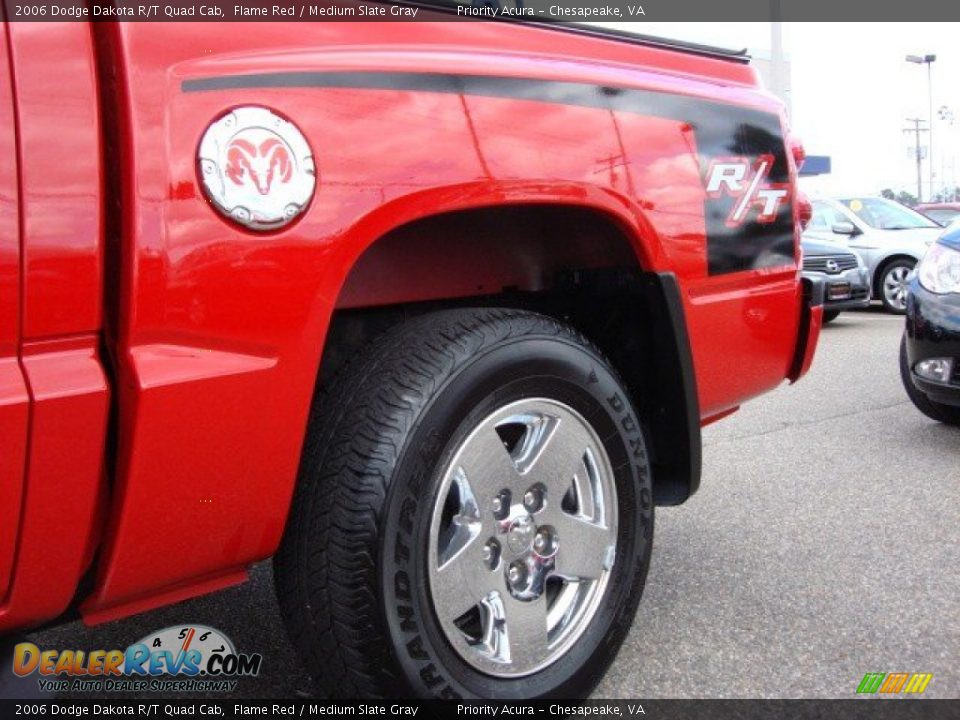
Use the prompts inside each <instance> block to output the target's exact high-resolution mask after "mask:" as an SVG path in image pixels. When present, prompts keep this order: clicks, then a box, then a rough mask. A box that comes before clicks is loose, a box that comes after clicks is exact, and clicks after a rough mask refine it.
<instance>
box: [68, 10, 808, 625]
mask: <svg viewBox="0 0 960 720" xmlns="http://www.w3.org/2000/svg"><path fill="white" fill-rule="evenodd" d="M165 30H166V29H165V28H159V27H158V26H156V25H146V24H139V25H138V24H130V25H123V24H121V25H120V26H119V28H118V30H117V31H116V33H115V34H113V31H112V30H111V31H110V32H111V34H110V35H108V36H104V39H105V40H106V42H107V44H109V45H110V46H111V48H112V51H111V52H112V53H113V57H114V62H116V63H117V64H118V65H119V66H121V67H122V83H123V87H124V89H125V91H124V92H123V93H118V94H115V95H114V97H121V98H124V99H123V103H122V107H121V108H120V112H119V113H118V117H119V123H120V126H119V128H118V130H117V133H116V134H117V137H119V138H120V139H121V141H122V144H123V157H124V159H125V162H126V163H127V164H128V165H125V166H124V169H123V172H124V173H125V176H124V186H125V187H126V188H127V189H128V190H127V192H128V194H126V195H125V197H124V198H123V213H124V214H123V223H122V229H121V232H120V236H121V239H122V243H121V244H122V247H121V262H120V267H121V272H122V275H123V283H124V284H123V287H122V289H121V292H120V296H119V299H118V306H117V307H115V308H111V310H110V312H111V313H112V314H113V317H114V318H115V321H116V327H117V341H118V346H117V348H118V364H119V368H118V370H119V378H118V385H117V392H118V394H119V398H118V399H119V418H120V421H119V435H118V453H119V454H118V458H117V463H118V465H117V467H118V474H117V478H116V493H115V497H114V502H113V507H112V509H111V517H110V520H109V522H108V523H107V543H106V545H105V547H104V550H103V553H102V564H101V566H100V568H99V572H98V578H97V584H96V589H95V592H94V594H93V596H92V597H91V598H90V599H89V600H88V602H87V603H86V604H85V606H84V608H83V609H84V611H85V612H86V613H87V615H88V617H89V618H93V619H96V620H102V619H107V618H109V617H111V616H116V615H121V614H124V613H126V612H130V611H132V610H133V609H143V608H144V607H146V606H149V604H150V600H149V597H150V596H151V595H156V596H157V597H158V598H159V597H161V596H164V597H166V596H171V594H173V595H177V596H181V595H183V594H189V588H190V587H191V586H195V587H196V588H197V591H200V589H210V588H211V587H215V586H216V584H217V582H218V579H220V580H222V581H223V582H224V583H226V582H233V581H235V579H236V574H237V572H238V571H239V570H241V569H242V568H243V567H245V566H246V565H247V564H249V563H250V562H253V561H256V560H259V559H261V558H264V557H267V556H269V555H270V554H272V552H273V551H274V550H275V548H276V546H277V544H278V542H279V539H280V536H281V533H282V530H283V526H284V522H285V518H286V514H287V509H288V504H289V501H290V496H291V492H292V488H293V483H294V480H295V476H296V471H297V465H298V462H299V454H300V448H301V444H302V440H303V432H304V429H305V424H306V416H307V411H308V408H309V403H310V401H311V395H312V390H313V386H314V383H315V380H316V373H317V368H318V367H319V360H320V354H321V351H322V348H323V342H324V338H325V335H326V332H327V327H328V322H329V320H330V317H331V313H332V311H333V309H334V307H335V306H336V305H337V302H338V296H339V293H340V289H341V287H342V285H343V283H344V281H345V279H346V277H347V275H348V274H349V272H350V269H351V268H352V267H353V264H354V263H355V262H356V260H357V259H358V258H359V257H360V255H361V254H362V253H363V252H364V251H365V250H366V249H367V248H368V247H369V246H370V245H371V244H372V243H373V242H375V241H376V240H377V239H378V238H379V237H381V236H382V235H384V234H385V233H386V232H388V231H390V230H392V229H395V228H396V227H398V226H400V225H403V224H404V223H407V222H410V221H413V220H416V219H418V218H422V217H424V216H425V215H430V214H434V213H438V212H444V211H450V210H460V209H466V208H472V207H480V206H484V205H491V204H502V203H554V204H569V205H575V206H580V207H587V208H591V209H594V210H596V211H598V212H600V213H602V214H604V215H606V216H608V217H610V218H611V219H613V220H614V221H615V222H616V223H617V224H618V225H619V226H620V227H622V228H623V229H624V231H625V232H626V233H627V235H629V236H630V237H631V239H632V241H633V243H634V251H635V253H636V256H637V258H638V261H639V263H640V264H641V265H642V266H643V268H644V269H646V270H650V271H660V270H669V271H672V272H675V273H676V274H677V276H678V278H679V281H680V284H681V288H682V290H683V292H684V294H685V296H686V297H685V310H686V312H687V314H688V322H690V323H695V324H696V325H697V327H699V326H701V325H703V324H704V323H706V322H707V317H706V315H704V314H702V311H701V310H699V309H698V308H697V307H695V303H694V302H693V301H692V298H694V297H697V298H703V297H707V298H709V299H710V300H711V301H712V304H713V307H712V309H711V311H710V312H716V311H718V312H721V314H722V316H723V322H724V323H725V327H724V328H723V330H724V332H723V333H720V332H719V331H718V333H717V334H715V335H712V336H707V337H708V338H709V339H708V340H707V342H709V343H716V347H709V348H706V347H704V345H703V342H704V341H703V340H696V339H695V340H694V352H695V353H699V357H698V358H697V360H698V366H697V372H698V383H699V385H700V388H701V390H700V392H701V408H702V412H703V415H704V417H707V416H709V415H712V414H715V413H717V412H720V411H722V410H724V409H726V408H728V407H730V406H732V405H735V404H737V403H738V402H739V401H740V400H742V399H743V397H744V396H749V395H752V394H755V393H757V392H760V391H762V390H764V389H767V388H769V387H772V386H774V385H776V384H777V383H779V382H781V381H782V379H783V377H784V374H785V372H786V365H787V363H788V362H789V358H790V355H791V352H792V346H793V343H794V342H795V334H796V328H795V327H791V323H790V322H789V321H788V322H786V323H784V322H783V317H794V316H797V317H799V310H798V305H797V303H798V302H799V297H798V295H797V293H796V287H795V279H796V273H797V269H796V262H795V257H794V256H793V255H792V251H793V249H794V247H793V242H792V240H793V235H792V232H793V228H792V221H791V220H790V218H791V217H792V215H791V213H792V209H791V206H790V205H789V204H787V206H786V207H785V208H784V210H783V212H784V213H785V214H784V216H783V217H784V218H785V221H786V223H787V226H786V231H785V232H786V236H785V237H786V240H785V241H784V238H783V237H779V236H778V237H775V238H773V239H772V240H770V239H769V238H767V239H761V242H760V243H759V244H758V245H756V246H750V245H749V236H743V237H738V238H735V240H736V242H735V243H734V244H733V245H732V246H731V247H732V249H733V251H734V253H733V254H734V256H735V258H734V260H735V261H734V262H733V264H732V265H731V266H728V267H721V266H720V265H717V263H716V262H712V260H711V253H710V252H709V250H708V246H709V245H710V243H708V242H707V234H708V223H709V222H710V217H709V212H708V210H709V207H710V205H709V202H708V199H707V198H706V197H705V193H704V185H703V177H702V170H703V161H704V159H705V158H704V157H702V154H703V153H702V152H701V151H698V147H697V133H696V132H693V130H694V129H695V128H694V126H695V125H696V124H699V129H702V130H709V129H710V128H713V127H715V125H714V124H712V121H711V117H710V114H709V113H706V114H704V113H701V114H699V115H698V117H696V118H686V117H684V116H683V112H685V111H678V110H677V108H678V107H680V108H684V107H692V108H696V106H697V104H698V103H702V104H706V105H709V104H717V105H719V106H734V105H735V106H738V107H740V108H741V109H740V110H739V111H738V112H739V114H740V115H742V116H743V117H744V121H743V122H742V123H739V124H736V123H735V124H734V125H733V126H732V127H733V129H732V130H729V131H728V133H730V132H732V133H734V137H729V138H726V139H727V140H728V141H729V145H730V147H731V148H732V149H731V150H730V152H731V153H734V152H737V151H738V150H737V148H746V149H745V150H743V152H747V151H748V150H750V148H751V147H752V146H750V145H749V143H746V144H744V142H740V140H742V138H741V137H740V135H737V132H739V128H740V126H741V125H742V126H743V127H748V128H749V127H751V123H752V121H751V120H750V118H755V117H756V116H757V114H760V115H762V116H763V117H764V118H765V120H764V123H766V127H768V128H773V130H771V132H772V133H773V137H771V138H768V139H767V140H766V142H768V143H774V144H775V143H776V142H777V141H779V142H780V144H781V152H782V138H781V137H780V131H779V115H778V113H779V108H778V106H777V105H776V104H775V103H774V102H773V101H771V100H770V99H769V98H768V97H767V96H766V95H764V94H763V93H760V92H757V91H756V89H755V88H751V87H749V80H750V78H751V77H752V76H751V75H750V74H749V73H750V71H749V70H748V69H744V67H743V66H740V65H734V64H732V63H725V62H723V61H720V60H710V59H707V58H700V57H692V56H691V57H689V58H687V57H686V56H681V57H678V56H676V54H671V53H670V52H669V51H664V50H657V49H650V48H637V47H633V46H629V45H626V44H623V43H610V42H605V41H604V40H603V39H598V38H595V37H589V36H583V37H580V36H576V35H574V34H571V35H570V36H569V37H568V36H564V38H563V39H564V54H563V56H559V57H558V55H557V49H556V40H557V35H556V34H555V33H552V32H551V31H549V30H545V29H541V28H534V27H525V26H512V25H506V24H504V25H501V24H499V23H498V24H496V27H492V25H487V24H476V25H474V24H460V23H423V24H414V25H409V26H405V27H404V33H403V35H402V36H398V34H397V33H396V26H395V25H390V24H378V23H357V24H351V23H316V24H309V25H304V26H303V28H302V30H300V31H299V34H298V36H297V42H298V43H299V47H293V48H291V46H290V38H291V36H290V33H289V28H288V27H287V26H284V25H282V24H270V23H264V24H263V25H253V24H245V25H243V27H242V31H240V30H238V31H237V33H217V32H213V31H212V29H211V26H209V25H204V24H199V25H191V24H187V23H178V24H177V26H176V29H175V32H176V35H177V39H176V42H171V41H170V40H169V38H167V37H165V35H164V33H165ZM99 31H100V30H99V29H98V32H99ZM171 32H172V30H171ZM241 35H242V42H240V41H239V40H238V38H240V36H241ZM631 59H633V61H634V62H632V63H631ZM685 63H692V64H689V65H685ZM710 63H716V65H710ZM704 64H706V65H704ZM694 66H697V67H708V66H709V68H711V70H710V72H709V73H707V75H708V78H707V79H704V78H703V77H698V76H697V75H696V74H695V69H694ZM727 66H730V69H729V70H728V69H727ZM664 67H669V68H670V73H669V74H666V73H664V72H663V68H664ZM727 73H728V75H725V74H727ZM625 98H627V99H630V100H631V102H634V101H637V102H639V103H641V104H639V105H634V104H631V105H629V106H626V105H621V104H619V103H621V102H625V100H624V99H625ZM677 98H679V99H677ZM643 103H646V104H645V105H644V104H643ZM246 104H256V105H265V106H268V107H271V108H273V109H274V110H275V111H277V112H278V113H280V114H281V115H283V116H285V117H287V118H289V119H291V120H293V121H294V122H295V123H296V124H297V125H298V126H299V127H300V129H301V130H302V131H303V133H304V134H305V136H306V137H307V139H308V141H309V142H310V144H311V146H312V148H313V152H314V155H315V160H316V164H317V168H318V178H319V182H318V189H317V192H316V195H315V197H314V198H313V201H312V203H311V205H310V207H309V209H308V211H307V212H306V213H305V214H304V215H303V216H302V217H301V218H300V219H299V220H298V221H297V222H295V223H294V224H293V225H291V226H289V227H287V228H285V229H283V230H280V231H274V232H269V233H259V234H254V233H250V232H247V231H243V230H242V229H240V228H239V227H237V226H236V225H233V224H231V223H230V222H229V221H226V220H224V219H223V218H222V217H221V216H220V215H219V214H218V213H216V212H215V211H214V210H213V208H211V207H210V206H209V204H208V202H207V200H206V199H205V197H204V195H203V192H202V191H201V189H200V187H199V184H198V180H197V168H196V149H197V146H198V143H199V140H200V138H201V136H202V134H203V133H204V131H205V129H206V128H207V127H208V125H209V124H210V123H211V122H212V121H214V120H215V119H217V118H218V117H220V116H221V115H222V114H224V113H225V112H227V111H229V110H230V109H231V108H233V107H236V106H238V105H246ZM730 112H734V114H736V112H735V111H734V110H733V109H731V111H730ZM780 170H781V171H783V172H786V170H785V169H784V168H781V169H780ZM720 240H721V242H722V240H723V239H722V238H721V239H720ZM767 240H770V242H767ZM743 242H747V245H746V246H744V245H743ZM744 248H745V252H744ZM771 248H773V249H774V251H773V252H772V253H768V252H767V251H768V250H770V249H771ZM718 257H719V256H718ZM714 260H715V258H714ZM717 282H722V283H725V284H724V285H723V287H722V288H718V287H715V286H714V283H717ZM784 310H787V311H790V312H783V311H784ZM794 311H795V312H794ZM764 342H766V343H771V347H770V349H769V351H768V352H766V353H765V354H764V355H762V356H761V358H760V360H759V361H757V360H754V359H751V360H750V362H749V364H750V365H751V366H752V368H753V370H752V372H751V373H750V375H749V376H745V377H743V378H741V379H740V380H739V381H738V382H737V383H734V384H732V385H730V384H728V381H727V379H726V378H724V377H722V374H721V373H719V372H718V371H717V369H716V367H715V366H713V367H712V366H711V362H712V361H713V360H715V359H716V358H717V357H719V356H721V355H725V356H726V357H727V358H729V360H730V362H733V363H740V364H748V363H746V362H745V358H746V357H747V356H748V355H749V353H750V352H752V351H753V350H754V349H755V348H756V347H757V345H758V344H761V343H764ZM701 373H703V374H702V375H701ZM158 602H159V600H158Z"/></svg>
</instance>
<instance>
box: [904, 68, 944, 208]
mask: <svg viewBox="0 0 960 720" xmlns="http://www.w3.org/2000/svg"><path fill="white" fill-rule="evenodd" d="M936 59H937V56H936V55H907V62H909V63H915V64H917V65H926V66H927V100H928V102H929V114H928V125H929V128H930V135H929V136H928V139H929V145H928V150H927V162H928V163H929V164H930V190H929V193H930V198H929V199H930V200H933V61H934V60H936Z"/></svg>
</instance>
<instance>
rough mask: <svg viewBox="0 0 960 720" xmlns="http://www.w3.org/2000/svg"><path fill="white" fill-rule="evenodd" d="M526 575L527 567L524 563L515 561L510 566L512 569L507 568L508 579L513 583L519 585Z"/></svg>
mask: <svg viewBox="0 0 960 720" xmlns="http://www.w3.org/2000/svg"><path fill="white" fill-rule="evenodd" d="M526 575H527V569H526V567H524V565H523V563H519V562H515V563H514V564H513V565H511V566H510V569H509V570H507V579H508V580H509V581H510V584H511V585H519V584H520V583H522V582H523V580H524V578H525V577H526Z"/></svg>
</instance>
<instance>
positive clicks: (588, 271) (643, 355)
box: [318, 188, 701, 504]
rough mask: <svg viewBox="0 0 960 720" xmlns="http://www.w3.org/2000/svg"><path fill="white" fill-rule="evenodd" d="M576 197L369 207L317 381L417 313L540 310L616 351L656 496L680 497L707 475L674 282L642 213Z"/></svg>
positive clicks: (604, 197) (590, 196)
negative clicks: (366, 232)
mask: <svg viewBox="0 0 960 720" xmlns="http://www.w3.org/2000/svg"><path fill="white" fill-rule="evenodd" d="M567 189H569V188H567ZM580 190H583V188H581V189H580ZM461 197H462V196H461ZM575 199H576V201H575V202H574V201H571V198H570V197H569V196H568V195H567V194H566V193H565V192H563V191H561V192H559V193H555V194H551V195H540V196H538V197H537V198H536V200H535V201H531V200H530V198H529V196H528V195H524V200H523V201H519V199H517V198H514V201H513V202H500V203H483V202H472V203H471V202H467V203H456V204H454V206H452V207H451V205H450V204H449V203H444V202H441V203H439V204H438V205H437V206H435V207H434V208H433V212H430V213H427V214H422V215H420V216H418V217H417V216H414V217H410V216H409V215H407V216H406V217H404V219H405V220H406V221H405V222H400V223H391V224H390V227H383V225H382V224H381V222H380V220H379V219H378V218H369V219H367V223H366V224H367V227H377V226H378V225H379V227H380V230H381V232H379V233H377V234H376V236H375V237H373V238H372V239H371V241H370V242H368V243H365V244H364V249H363V251H362V252H360V253H358V254H357V255H356V257H355V258H354V260H353V262H352V263H350V266H349V271H348V272H347V273H346V274H345V276H344V278H343V281H342V284H341V286H340V289H339V292H338V294H337V297H336V300H335V302H334V309H333V312H332V315H331V319H330V323H329V327H328V330H327V334H326V337H325V339H324V343H323V353H322V357H321V361H320V370H319V375H318V385H322V384H323V382H324V380H325V378H330V377H332V376H333V375H334V374H336V372H337V370H338V369H339V367H340V366H342V365H343V364H344V363H346V362H347V361H348V360H349V358H350V356H351V355H353V354H354V353H356V352H357V351H358V350H359V348H360V347H362V346H363V344H365V343H367V342H370V341H371V339H372V338H373V337H375V336H376V335H378V334H379V333H381V332H383V331H385V330H386V329H387V328H389V327H390V326H391V325H393V324H395V323H397V322H400V321H402V320H403V319H405V318H408V317H411V316H413V315H416V314H419V313H422V312H426V311H430V310H435V309H438V308H440V307H456V306H466V305H486V306H494V305H497V306H511V307H520V308H526V309H533V310H536V311H538V312H543V313H545V314H549V315H552V316H555V317H557V318H558V319H562V320H564V321H567V322H569V323H571V324H573V325H574V326H575V327H577V329H578V330H580V331H581V332H583V333H584V334H585V335H586V336H587V337H589V338H590V339H591V340H592V341H593V342H594V343H596V344H597V345H598V346H599V347H600V348H601V350H602V351H603V352H604V353H605V354H606V355H607V356H608V357H609V358H610V359H611V362H612V363H613V364H614V366H615V368H616V369H617V370H618V372H619V373H620V374H621V376H622V377H623V379H624V381H625V383H626V384H627V386H628V387H629V389H630V392H631V395H632V397H633V401H634V405H635V407H637V409H638V412H639V413H640V415H641V418H642V420H643V422H644V424H645V426H646V428H647V431H648V437H649V439H650V441H651V443H652V448H651V450H652V452H651V454H652V461H653V465H654V473H655V477H654V496H655V497H654V499H655V501H656V502H657V503H658V504H679V503H682V502H683V501H685V500H686V499H687V498H688V497H689V496H690V495H691V494H692V493H693V492H694V491H695V490H696V489H697V487H698V486H699V480H700V466H701V448H700V418H699V403H698V397H697V387H696V378H695V374H694V370H693V361H692V356H691V351H690V342H689V338H688V335H687V328H686V320H685V314H684V307H683V302H682V297H681V293H680V287H679V282H678V280H677V278H676V277H675V276H674V275H673V274H672V273H670V272H666V271H664V270H662V269H661V270H658V269H657V268H658V266H662V265H663V257H662V248H661V246H660V242H659V238H658V237H657V234H656V232H655V230H654V229H653V227H652V226H651V225H650V224H649V222H647V221H646V219H645V218H644V217H643V216H642V214H640V213H639V212H636V213H634V212H630V211H629V210H628V209H627V208H628V207H629V206H628V205H625V204H620V202H619V200H620V199H618V198H615V197H613V196H611V195H610V194H609V193H607V192H605V191H603V192H594V191H593V190H592V189H591V190H590V191H588V192H587V193H586V194H584V193H582V192H581V193H577V194H576V198H575ZM614 200H616V201H617V202H616V203H615V204H612V201H614ZM591 201H596V202H591ZM421 207H422V206H421ZM392 217H393V218H394V219H396V218H397V217H398V216H397V215H396V214H393V215H392ZM318 396H319V395H318Z"/></svg>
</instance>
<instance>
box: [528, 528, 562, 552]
mask: <svg viewBox="0 0 960 720" xmlns="http://www.w3.org/2000/svg"><path fill="white" fill-rule="evenodd" d="M533 550H534V552H535V553H537V555H539V556H541V557H551V556H553V555H555V554H556V552H557V536H556V535H554V534H553V528H551V527H549V526H546V527H542V528H540V529H539V530H538V531H537V534H536V537H534V538H533Z"/></svg>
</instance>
